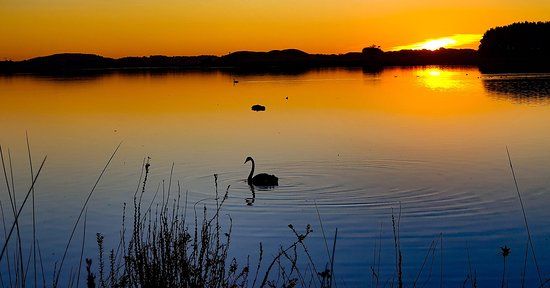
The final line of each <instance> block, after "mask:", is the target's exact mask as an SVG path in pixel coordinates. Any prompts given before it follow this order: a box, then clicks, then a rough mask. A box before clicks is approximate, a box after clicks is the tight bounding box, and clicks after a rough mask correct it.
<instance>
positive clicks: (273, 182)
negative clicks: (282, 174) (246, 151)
mask: <svg viewBox="0 0 550 288" xmlns="http://www.w3.org/2000/svg"><path fill="white" fill-rule="evenodd" d="M248 161H251V162H252V169H250V174H248V178H247V180H246V181H247V182H248V185H254V186H278V185H279V178H277V176H275V175H270V174H266V173H261V174H258V175H255V176H254V168H255V167H256V164H255V163H254V159H252V157H247V158H246V161H244V163H246V162H248Z"/></svg>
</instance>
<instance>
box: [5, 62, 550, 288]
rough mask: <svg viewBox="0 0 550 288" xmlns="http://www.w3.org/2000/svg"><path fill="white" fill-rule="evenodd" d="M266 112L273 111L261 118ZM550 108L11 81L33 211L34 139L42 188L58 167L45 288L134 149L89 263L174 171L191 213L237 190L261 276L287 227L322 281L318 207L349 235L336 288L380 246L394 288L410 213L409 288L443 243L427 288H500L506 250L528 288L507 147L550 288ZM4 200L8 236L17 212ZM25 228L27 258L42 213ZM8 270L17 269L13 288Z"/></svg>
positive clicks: (115, 79) (413, 93) (466, 73)
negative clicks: (145, 180) (264, 178)
mask: <svg viewBox="0 0 550 288" xmlns="http://www.w3.org/2000/svg"><path fill="white" fill-rule="evenodd" d="M233 79H238V81H239V82H238V83H237V84H233ZM287 97H288V98H287ZM254 104H261V105H264V106H266V111H265V112H254V111H251V109H250V107H251V106H252V105H254ZM548 104H550V75H548V74H506V75H484V74H480V73H479V72H478V70H477V69H474V68H438V67H427V68H410V69H405V68H403V69H401V68H392V69H386V70H383V71H382V72H380V73H366V72H363V71H361V70H345V69H333V70H332V69H326V70H313V71H309V72H305V73H302V74H292V75H289V74H284V73H281V74H261V75H258V74H255V75H231V74H230V73H223V72H186V73H158V74H149V73H143V74H140V73H133V74H121V73H110V74H104V75H87V76H82V77H60V76H51V77H49V76H41V77H39V76H12V77H0V128H1V130H0V131H1V133H0V144H1V145H2V148H3V150H4V155H5V156H7V154H8V149H9V153H10V154H11V158H12V163H13V174H14V178H15V181H14V182H15V183H14V184H15V190H16V192H17V201H18V203H21V201H22V199H23V197H24V194H25V193H26V192H27V190H28V187H29V184H30V180H29V179H30V175H29V168H28V158H27V150H26V144H25V143H26V142H25V133H26V132H27V133H28V135H29V139H30V144H31V149H32V154H33V162H34V166H35V167H34V169H35V171H36V169H37V167H38V165H39V164H40V161H41V159H42V157H43V156H44V155H46V154H47V156H48V159H47V162H46V165H45V167H44V170H43V173H42V174H41V175H40V177H39V179H38V182H37V186H36V207H37V215H38V219H37V221H38V226H37V227H38V228H37V233H38V239H39V241H40V245H41V249H42V254H43V257H44V260H45V263H44V265H45V269H46V271H47V275H46V278H47V281H48V283H51V282H50V281H51V272H50V271H52V269H53V266H54V265H55V261H57V260H59V258H60V256H61V254H62V252H63V248H64V245H65V244H66V243H67V240H68V236H69V233H70V230H71V228H72V225H73V224H74V222H75V219H76V217H77V215H78V213H79V211H80V208H81V207H82V203H83V201H84V199H85V197H86V195H87V193H88V192H89V191H90V189H91V187H92V186H93V184H94V182H95V180H96V179H97V177H98V175H99V173H100V172H101V169H102V168H103V166H104V165H105V163H106V161H107V160H108V158H109V156H110V154H111V153H112V151H113V150H114V149H115V147H116V146H117V145H118V143H119V142H121V141H123V142H122V145H121V148H120V150H119V152H118V153H117V155H116V156H115V158H114V160H113V162H112V163H111V165H110V167H109V169H108V170H107V171H106V174H105V175H104V177H103V179H102V181H101V182H100V184H99V186H98V188H97V190H96V191H95V192H94V194H93V196H92V198H91V201H90V203H89V207H88V216H87V219H88V220H87V221H88V222H87V235H88V236H87V239H86V251H85V256H88V257H96V255H97V247H96V244H95V233H96V232H101V233H103V234H105V237H106V243H107V245H108V247H107V248H108V249H110V248H116V246H115V245H116V243H117V241H118V231H119V229H120V223H121V221H122V219H121V218H122V206H123V203H124V202H128V203H130V202H131V199H132V196H133V193H134V191H135V187H136V185H137V182H138V179H139V175H140V171H141V168H140V167H141V164H142V161H143V158H144V157H150V158H151V160H150V161H151V175H150V177H149V188H148V189H147V192H146V196H145V197H146V198H147V199H149V200H150V199H152V197H153V194H154V192H155V190H156V187H157V186H158V185H159V184H160V185H162V181H163V180H164V181H165V186H167V185H168V179H169V176H170V169H171V166H172V163H174V173H173V175H174V176H173V185H175V183H176V181H180V184H181V187H182V191H188V193H189V194H188V196H189V203H190V204H189V205H192V204H193V203H195V202H197V201H199V200H201V199H204V198H210V199H212V197H214V188H213V187H214V178H213V174H215V173H216V174H218V175H219V184H220V187H223V189H222V190H225V187H226V186H227V185H231V187H230V189H229V198H228V199H227V202H226V204H225V207H224V215H225V214H230V215H231V217H232V219H233V224H234V225H233V238H232V245H233V246H232V253H234V255H236V256H237V257H239V258H241V259H244V257H245V256H246V255H247V254H250V255H251V256H253V257H252V259H255V257H257V251H258V244H259V242H262V243H263V245H264V249H265V251H266V253H267V254H266V255H272V254H273V253H275V252H276V250H277V249H278V247H279V245H280V244H286V243H290V242H291V241H292V240H293V234H292V232H291V231H290V230H289V228H288V227H287V225H288V224H293V225H294V226H295V227H297V228H299V229H303V228H304V227H305V226H306V225H307V224H311V225H312V226H313V229H314V233H313V234H312V235H311V237H310V238H308V240H307V243H308V245H309V248H310V252H311V253H312V254H313V255H314V260H315V261H316V262H317V263H321V264H320V266H323V265H324V263H326V262H327V253H326V248H325V245H324V242H323V237H322V233H321V229H320V227H319V226H320V225H319V219H318V216H317V212H316V206H317V208H318V210H319V213H320V215H321V218H322V221H323V226H324V229H325V232H326V234H328V235H327V237H328V238H329V241H332V235H333V234H334V230H335V229H336V228H338V240H337V246H336V257H335V258H336V259H335V270H334V272H335V276H336V280H337V284H338V286H339V287H370V285H371V281H372V273H371V266H372V265H373V251H375V246H376V245H378V244H377V243H378V241H379V240H380V241H381V243H382V249H381V258H382V261H381V264H380V278H381V281H382V283H386V284H387V285H389V283H391V279H392V277H393V276H394V273H395V260H394V259H395V254H394V250H393V234H392V218H391V215H392V209H393V213H395V214H396V215H397V213H398V211H399V207H401V220H400V234H401V248H402V250H403V267H404V272H403V273H404V279H405V281H406V282H407V283H408V286H410V285H412V282H413V281H414V279H415V278H416V276H417V274H418V272H419V270H420V267H421V265H422V262H423V261H424V258H425V256H426V254H427V251H428V248H429V246H430V243H431V242H432V240H436V241H438V239H439V238H440V235H441V238H442V239H443V250H442V251H443V255H442V257H441V254H440V251H441V250H440V246H439V244H438V248H437V249H436V251H435V257H433V258H434V260H433V262H432V256H431V254H430V256H429V257H428V260H427V263H426V265H425V268H424V270H423V272H422V274H421V275H420V276H419V277H418V278H419V280H418V284H417V285H418V286H422V285H425V286H426V287H439V285H440V277H441V274H442V273H443V278H444V279H443V282H444V283H443V284H444V285H445V286H449V287H460V286H462V283H463V282H464V281H465V279H466V277H467V275H468V272H469V270H470V267H471V269H472V270H475V273H476V275H477V281H478V284H479V287H495V286H498V285H500V281H501V278H502V256H501V255H500V254H499V252H500V247H501V246H504V245H507V246H509V247H511V249H512V250H511V251H512V252H511V255H510V256H509V257H508V265H509V266H508V267H507V269H508V275H507V277H508V279H509V283H510V287H519V285H520V279H521V273H522V267H523V262H524V257H525V247H526V243H527V242H526V241H527V236H526V231H525V225H524V220H523V217H522V212H521V206H520V203H519V201H518V198H517V194H516V191H515V186H514V181H513V178H512V175H511V171H510V167H509V164H508V158H507V154H506V147H508V148H509V150H510V154H511V157H512V160H513V163H514V168H515V171H516V174H517V180H518V184H519V187H520V190H521V193H522V196H523V201H524V204H525V210H526V215H527V219H528V221H529V225H530V229H531V233H532V237H533V244H534V247H535V252H536V255H537V260H538V264H539V266H540V269H541V273H542V277H543V278H544V279H547V278H549V273H550V242H549V241H550V217H549V216H550V210H549V209H548V207H549V205H550V149H549V148H550V106H549V105H548ZM247 156H252V157H254V159H255V160H256V166H257V167H256V172H268V173H273V174H275V175H277V176H279V183H280V186H279V187H276V188H274V189H272V190H256V193H255V199H254V203H253V205H247V202H246V198H250V197H252V194H251V191H250V189H249V187H248V186H247V184H246V183H245V182H244V179H246V177H247V175H248V172H249V169H250V166H249V165H248V164H246V165H243V161H244V160H245V158H246V157H247ZM2 183H4V179H2ZM0 187H1V188H0V191H1V196H0V200H1V201H2V204H3V208H4V212H5V213H6V216H5V220H6V222H7V223H8V224H9V223H11V221H12V219H13V217H12V214H11V210H10V209H8V207H9V203H10V202H9V198H8V196H7V190H6V187H5V185H4V184H2V186H0ZM172 189H173V190H172V191H174V189H175V186H173V187H172ZM204 203H207V204H208V203H212V200H205V201H204ZM190 207H191V206H190ZM23 213H24V215H23V216H22V217H23V218H22V224H23V225H22V228H21V229H22V234H23V235H22V237H23V239H24V241H28V239H31V238H30V235H31V234H30V231H31V224H30V223H31V220H30V219H31V217H30V215H31V214H30V206H29V204H27V205H26V208H25V210H24V212H23ZM224 217H226V216H224ZM77 231H79V232H77V236H76V237H75V239H74V241H73V244H72V246H71V249H70V251H69V258H68V260H67V262H66V264H65V268H64V271H63V273H64V274H63V275H64V276H63V279H64V281H67V277H65V275H67V274H68V273H69V270H70V268H71V267H75V265H77V263H78V255H79V249H80V244H79V243H81V237H82V233H81V231H82V228H81V226H79V228H78V230H77ZM0 234H1V233H0ZM2 235H3V234H2ZM380 235H381V236H380ZM4 237H5V236H1V237H0V239H5V238H4ZM2 242H4V241H3V240H2ZM438 243H440V242H438ZM329 245H331V244H329ZM25 255H28V252H25ZM468 255H469V258H470V261H469V262H470V264H469V262H468ZM441 259H443V260H442V261H443V262H441ZM527 263H528V264H527V274H526V283H527V284H526V286H527V287H536V286H538V283H539V279H538V276H537V273H536V269H535V266H534V263H533V261H532V258H531V257H529V258H528V262H527ZM5 266H6V262H5V260H4V261H3V262H2V270H1V271H2V278H3V281H4V283H7V276H6V274H7V273H6V269H5ZM441 267H443V269H441ZM31 271H32V268H31ZM430 271H431V272H430ZM30 273H31V274H32V272H30ZM430 273H431V274H430ZM29 275H30V274H29ZM29 277H30V276H29ZM31 278H32V277H31ZM31 280H32V279H31ZM386 281H389V282H386ZM380 286H381V287H382V286H383V285H382V284H381V285H380Z"/></svg>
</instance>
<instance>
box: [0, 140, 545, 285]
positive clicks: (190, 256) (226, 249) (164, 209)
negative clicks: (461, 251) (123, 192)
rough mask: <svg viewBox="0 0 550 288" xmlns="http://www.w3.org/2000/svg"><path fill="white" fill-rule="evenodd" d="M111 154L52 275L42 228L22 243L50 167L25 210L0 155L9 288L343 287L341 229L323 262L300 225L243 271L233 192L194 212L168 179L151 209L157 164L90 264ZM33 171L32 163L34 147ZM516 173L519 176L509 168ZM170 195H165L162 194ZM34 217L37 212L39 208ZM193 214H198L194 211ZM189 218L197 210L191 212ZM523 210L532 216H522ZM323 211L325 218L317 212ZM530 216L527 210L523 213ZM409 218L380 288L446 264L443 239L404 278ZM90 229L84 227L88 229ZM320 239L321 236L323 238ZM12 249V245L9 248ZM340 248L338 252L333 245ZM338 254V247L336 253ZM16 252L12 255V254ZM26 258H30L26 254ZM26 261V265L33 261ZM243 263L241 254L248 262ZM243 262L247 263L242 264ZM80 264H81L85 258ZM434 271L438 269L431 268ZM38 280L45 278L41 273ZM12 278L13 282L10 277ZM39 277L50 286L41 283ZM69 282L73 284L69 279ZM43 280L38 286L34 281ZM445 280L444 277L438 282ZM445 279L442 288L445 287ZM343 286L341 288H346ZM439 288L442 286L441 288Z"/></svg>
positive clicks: (396, 232) (376, 263) (469, 281)
mask: <svg viewBox="0 0 550 288" xmlns="http://www.w3.org/2000/svg"><path fill="white" fill-rule="evenodd" d="M117 150H118V147H117V149H116V150H115V152H114V153H113V154H112V155H111V157H110V158H109V161H108V162H107V164H106V165H105V167H104V168H103V170H102V172H101V173H100V175H99V177H98V179H97V181H96V182H95V185H94V186H93V187H92V189H91V191H90V192H89V194H88V196H87V197H86V199H85V201H84V203H83V206H82V207H81V210H80V214H79V215H78V217H77V220H76V222H75V225H74V226H73V229H72V232H71V234H70V236H69V241H68V243H67V246H66V247H65V250H64V253H63V256H62V257H61V259H60V260H59V261H57V262H56V265H55V267H46V269H45V267H44V265H43V258H42V253H41V250H40V245H39V242H38V240H37V239H36V235H34V231H35V229H34V228H35V227H34V225H33V241H32V243H28V242H27V243H25V242H22V241H21V236H20V232H21V231H20V228H19V223H18V219H19V216H20V215H21V211H22V210H23V208H24V206H25V204H26V203H27V200H29V199H31V201H32V203H34V201H33V200H32V199H34V186H35V183H36V181H37V179H38V177H39V175H40V173H41V171H42V168H43V166H44V163H45V162H46V158H44V159H43V160H42V162H41V165H40V167H39V168H38V170H37V172H36V174H35V173H34V169H33V167H32V164H31V165H30V174H31V176H32V182H31V184H30V188H29V189H28V191H27V193H26V194H25V197H24V200H23V201H22V203H19V204H18V203H16V202H15V197H12V196H15V195H12V193H13V192H14V191H15V190H14V184H13V170H12V168H11V155H9V154H8V159H7V161H5V159H4V153H3V151H2V149H1V147H0V156H1V159H2V168H3V174H4V178H5V179H4V180H5V182H6V189H7V191H8V194H9V196H10V203H9V206H11V208H12V212H13V215H14V221H13V223H11V224H9V222H8V223H7V221H6V219H7V217H6V214H5V211H4V208H3V207H4V206H3V205H2V203H1V202H0V208H1V209H0V210H1V213H2V221H3V224H4V225H3V226H4V235H5V238H4V241H3V242H4V243H3V249H2V253H1V255H0V265H1V266H0V267H2V270H1V271H5V272H3V273H2V274H0V276H1V277H0V283H1V287H28V286H32V285H30V284H29V283H31V284H34V287H38V286H43V287H50V286H51V287H82V286H84V285H85V286H86V287H102V288H103V287H111V288H115V287H323V288H324V287H336V286H337V282H336V281H335V278H334V273H333V271H334V263H335V254H336V252H337V239H338V230H336V231H335V234H334V237H333V239H332V241H329V240H328V239H327V237H326V236H325V231H324V229H323V223H322V220H321V216H320V214H318V216H319V222H320V223H319V224H320V225H319V227H320V228H321V231H320V232H321V233H322V235H323V238H324V241H325V243H324V244H325V247H326V250H327V258H326V261H325V262H323V263H318V261H317V262H316V261H314V260H313V259H314V258H315V257H313V256H314V255H311V252H310V250H309V249H308V246H307V239H308V236H310V235H311V233H313V229H312V227H311V226H310V225H307V226H306V227H304V228H303V229H298V228H295V227H294V226H293V225H292V224H289V225H288V228H289V233H291V234H292V235H294V240H292V241H291V242H289V243H286V245H282V246H280V248H279V249H278V250H277V251H276V253H275V254H271V255H266V254H265V253H264V249H263V246H262V244H261V243H259V248H258V250H257V251H248V252H249V253H251V254H252V255H253V256H254V257H252V258H254V259H255V260H251V257H250V254H249V256H248V257H244V258H243V259H246V260H245V261H244V262H242V261H241V262H239V261H238V260H237V259H236V258H234V257H231V256H230V255H231V253H230V247H231V240H232V238H231V236H232V219H231V217H230V216H222V215H224V214H223V213H221V212H222V211H223V205H224V203H225V201H226V199H227V197H228V193H229V188H230V187H227V188H226V189H224V190H223V191H222V192H221V193H220V191H219V189H218V178H217V175H214V197H213V198H212V199H210V200H211V201H213V202H214V204H215V205H214V207H213V208H211V209H210V210H209V209H207V207H206V206H205V205H203V204H201V201H199V202H197V203H194V204H192V205H188V204H189V203H188V197H187V196H188V195H187V193H185V194H183V193H182V191H181V188H180V184H179V182H178V183H177V185H174V186H175V187H177V191H176V192H173V193H171V187H172V175H170V178H169V184H168V191H167V193H166V197H164V196H163V197H162V200H160V201H159V200H157V201H156V202H155V199H157V193H158V190H157V192H155V195H154V196H153V199H152V200H150V201H147V202H146V201H144V197H143V196H144V194H145V193H146V191H147V188H148V185H147V183H148V176H149V173H150V169H151V165H150V163H149V160H147V161H146V160H144V162H143V165H142V172H141V175H140V179H139V183H140V185H139V186H138V187H137V188H136V190H135V192H134V194H133V197H132V201H131V205H132V207H130V208H131V209H129V208H128V207H126V205H124V207H123V211H122V223H121V229H120V237H119V239H118V244H117V245H116V247H113V248H111V249H107V247H106V245H105V237H104V235H102V234H100V233H98V234H96V242H97V247H98V255H97V257H96V258H95V259H97V260H92V258H93V257H91V255H86V256H88V257H89V258H85V257H84V256H85V255H84V254H85V253H84V240H85V239H86V238H87V237H86V222H87V220H86V209H87V205H88V202H89V200H90V198H91V196H92V194H93V193H94V191H95V188H96V187H97V184H98V183H99V182H100V180H101V178H102V176H103V174H104V173H105V171H106V169H107V167H108V166H109V164H110V163H111V161H112V159H113V157H114V156H115V155H116V152H117ZM29 162H30V163H32V159H31V153H30V148H29ZM510 168H511V171H512V173H513V177H514V181H515V174H514V170H513V166H512V162H511V161H510ZM516 188H517V193H518V199H519V201H520V203H521V205H522V208H523V201H522V200H521V193H520V191H519V188H518V187H517V182H516ZM163 195H164V194H163ZM32 208H33V210H32V211H33V218H34V208H35V207H34V204H33V207H32ZM188 208H189V209H188ZM188 210H189V211H188ZM127 211H132V214H133V215H132V217H131V220H130V221H128V222H129V225H128V224H127V221H126V217H127V216H126V213H127ZM523 211H524V210H523ZM317 212H318V211H317ZM524 213H525V211H524ZM400 218H401V210H400V209H399V212H398V213H397V215H393V213H392V218H391V221H392V232H393V243H392V244H393V248H394V252H395V253H394V256H395V262H394V263H395V270H394V272H393V273H392V274H391V275H389V276H388V277H382V274H381V272H380V263H381V258H380V250H381V238H380V239H379V243H378V244H376V245H375V248H374V251H373V256H374V257H373V263H372V266H371V267H370V271H368V273H369V274H370V276H371V287H398V288H402V287H416V286H419V287H420V286H426V285H427V284H428V283H429V281H430V279H431V278H432V277H431V276H432V267H431V266H433V261H434V258H435V255H436V251H437V250H438V249H439V253H440V255H442V249H443V247H442V246H443V237H442V235H439V237H438V238H436V239H434V240H432V241H431V243H430V245H429V247H428V249H427V251H426V254H425V257H424V260H423V262H422V263H421V265H420V266H419V267H418V268H417V272H416V273H415V276H414V278H410V279H404V276H403V262H404V256H403V253H402V249H401V240H400ZM81 219H82V220H83V221H82V223H81V224H82V225H79V223H80V222H81V221H80V220H81ZM524 220H525V226H526V230H527V234H528V245H529V246H528V247H527V249H526V251H525V258H524V261H525V263H524V265H523V272H522V279H521V281H522V282H521V283H522V287H524V284H525V271H526V270H525V269H526V266H527V260H528V253H529V252H530V255H531V256H530V257H529V258H532V260H533V263H534V264H535V268H536V272H537V275H538V280H539V281H538V283H539V285H538V286H537V287H540V288H542V287H550V279H549V278H548V277H546V276H545V275H544V274H543V273H542V270H541V268H540V266H539V264H538V262H537V255H536V253H535V249H534V247H533V244H532V240H531V234H530V231H529V225H528V222H527V218H526V217H525V214H524ZM79 226H82V227H83V230H82V234H83V235H82V239H83V242H82V243H81V250H80V251H81V252H80V255H79V257H80V258H79V261H78V262H79V265H78V267H71V268H70V271H69V272H68V274H67V271H66V270H67V268H65V270H63V268H64V267H63V263H64V261H65V259H66V257H67V253H68V250H69V246H70V245H71V242H72V239H73V236H74V235H75V233H77V232H76V229H77V227H79ZM318 232H319V231H317V233H318ZM10 240H12V241H11V242H12V243H11V244H10ZM329 242H331V243H329ZM329 247H330V248H329ZM10 248H12V249H13V250H10ZM23 251H31V252H30V253H28V255H27V254H25V253H24V252H23ZM500 251H501V257H502V258H501V259H502V265H503V266H502V267H503V269H502V280H501V281H500V283H498V284H499V285H501V287H508V280H507V274H508V273H509V272H508V269H507V266H508V256H509V255H510V253H511V249H510V248H509V247H507V246H502V247H501V249H500ZM25 255H26V256H25ZM241 255H242V254H241ZM241 255H240V256H241ZM76 256H77V255H73V257H76ZM430 262H431V263H430ZM468 265H469V272H468V274H467V275H466V277H465V279H464V282H463V287H472V288H474V287H478V283H477V276H476V272H475V269H472V268H471V266H470V264H468ZM48 268H50V269H52V268H53V269H52V271H48V272H50V273H52V274H53V277H52V282H51V283H49V284H47V283H46V280H45V275H46V274H45V271H46V270H48ZM39 271H40V272H41V273H39ZM6 274H7V275H6ZM38 274H40V275H41V276H42V279H39V278H38V277H37V275H38ZM61 275H68V276H67V277H63V278H62V277H61ZM422 275H427V280H425V281H422V283H421V281H420V279H421V276H422ZM33 276H34V279H33V280H34V281H33V280H32V279H31V278H33ZM433 278H436V277H433ZM437 280H439V281H437ZM433 282H438V283H437V284H436V285H437V286H440V287H443V283H444V276H443V274H442V273H441V275H439V279H433ZM339 283H341V282H339ZM432 286H433V284H432Z"/></svg>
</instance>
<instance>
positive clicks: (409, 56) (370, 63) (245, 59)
mask: <svg viewBox="0 0 550 288" xmlns="http://www.w3.org/2000/svg"><path fill="white" fill-rule="evenodd" d="M476 57H477V55H476V51H475V50H471V49H439V50H436V51H429V50H418V51H413V50H405V51H396V52H383V51H382V50H380V49H379V48H365V49H363V51H362V52H350V53H346V54H309V53H306V52H304V51H301V50H297V49H287V50H273V51H268V52H255V51H238V52H234V53H230V54H227V55H224V56H221V57H218V56H148V57H124V58H119V59H113V58H107V57H102V56H98V55H92V54H75V53H64V54H54V55H50V56H44V57H37V58H32V59H28V60H24V61H3V62H0V73H26V72H31V73H32V72H38V73H44V72H52V73H55V72H67V73H70V72H74V71H86V70H105V69H157V68H160V69H212V68H221V69H232V68H234V69H254V70H258V69H261V70H269V69H285V70H301V69H308V68H313V67H336V66H341V67H366V68H373V69H376V68H382V67H384V66H389V65H474V64H476Z"/></svg>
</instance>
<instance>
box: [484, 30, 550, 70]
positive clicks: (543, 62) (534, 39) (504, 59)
mask: <svg viewBox="0 0 550 288" xmlns="http://www.w3.org/2000/svg"><path fill="white" fill-rule="evenodd" d="M479 55H480V68H481V69H482V71H550V22H522V23H514V24H511V25H507V26H502V27H496V28H492V29H489V30H488V31H487V32H485V34H484V35H483V38H482V39H481V41H480V45H479Z"/></svg>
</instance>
